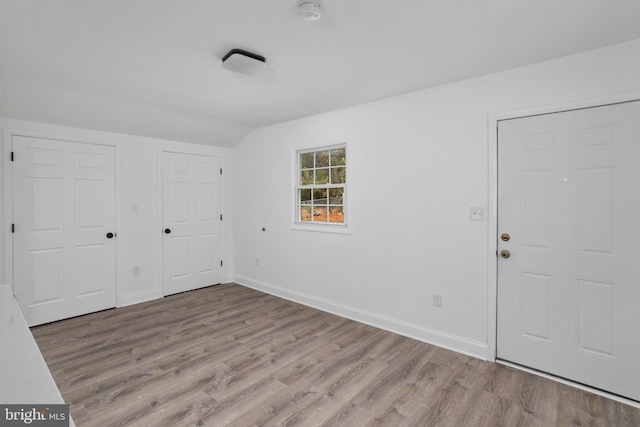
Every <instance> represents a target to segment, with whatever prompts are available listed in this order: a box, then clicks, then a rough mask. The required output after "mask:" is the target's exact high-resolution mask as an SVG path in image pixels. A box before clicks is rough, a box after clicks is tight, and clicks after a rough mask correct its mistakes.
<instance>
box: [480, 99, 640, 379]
mask: <svg viewBox="0 0 640 427" xmlns="http://www.w3.org/2000/svg"><path fill="white" fill-rule="evenodd" d="M636 100H640V91H629V92H623V93H615V94H610V95H604V96H599V97H594V98H588V99H580V100H574V101H569V102H565V103H561V104H552V105H544V106H539V107H532V108H527V109H522V110H514V111H505V112H500V113H492V114H489V115H488V116H487V133H488V141H487V144H488V149H489V152H488V160H489V164H488V175H489V185H488V187H487V188H488V204H487V206H488V212H487V219H488V222H489V223H488V227H487V242H488V243H487V251H488V257H487V295H488V301H487V303H488V305H487V310H488V312H487V344H488V349H487V359H488V360H491V361H496V360H497V359H496V356H497V348H498V342H497V339H498V337H497V333H496V332H497V327H498V312H497V308H498V274H497V273H498V257H497V250H498V244H497V236H498V122H499V121H501V120H508V119H516V118H521V117H528V116H535V115H541V114H551V113H558V112H562V111H571V110H578V109H583V108H592V107H599V106H604V105H610V104H619V103H623V102H631V101H636ZM534 373H536V372H535V371H534Z"/></svg>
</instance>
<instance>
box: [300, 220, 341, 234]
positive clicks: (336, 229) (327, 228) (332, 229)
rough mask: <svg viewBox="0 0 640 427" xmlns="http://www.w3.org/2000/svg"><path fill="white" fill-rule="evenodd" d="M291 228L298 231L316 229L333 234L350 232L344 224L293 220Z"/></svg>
mask: <svg viewBox="0 0 640 427" xmlns="http://www.w3.org/2000/svg"><path fill="white" fill-rule="evenodd" d="M291 229H292V230H298V231H316V232H320V233H333V234H351V232H350V231H349V228H348V227H347V226H346V225H338V224H336V225H325V224H313V223H306V222H294V223H293V224H291Z"/></svg>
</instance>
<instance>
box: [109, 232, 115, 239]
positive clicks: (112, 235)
mask: <svg viewBox="0 0 640 427" xmlns="http://www.w3.org/2000/svg"><path fill="white" fill-rule="evenodd" d="M114 236H115V234H113V233H112V232H108V233H107V239H111V238H112V237H114Z"/></svg>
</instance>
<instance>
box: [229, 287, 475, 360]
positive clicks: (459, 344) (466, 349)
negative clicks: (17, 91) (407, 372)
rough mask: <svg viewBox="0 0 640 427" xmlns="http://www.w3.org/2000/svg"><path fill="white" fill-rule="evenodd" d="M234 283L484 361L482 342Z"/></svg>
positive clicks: (304, 296) (323, 301)
mask: <svg viewBox="0 0 640 427" xmlns="http://www.w3.org/2000/svg"><path fill="white" fill-rule="evenodd" d="M234 282H235V283H238V284H240V285H242V286H246V287H248V288H252V289H256V290H258V291H261V292H265V293H268V294H270V295H275V296H277V297H280V298H284V299H287V300H290V301H294V302H297V303H300V304H304V305H306V306H309V307H313V308H316V309H318V310H322V311H325V312H328V313H331V314H335V315H337V316H340V317H345V318H347V319H351V320H354V321H356V322H360V323H364V324H367V325H370V326H373V327H376V328H379V329H384V330H386V331H389V332H393V333H396V334H399V335H403V336H405V337H408V338H412V339H415V340H418V341H422V342H425V343H428V344H433V345H436V346H438V347H442V348H445V349H447V350H452V351H455V352H457V353H462V354H465V355H467V356H471V357H475V358H477V359H482V360H486V357H485V355H486V353H487V345H486V344H485V343H482V342H479V341H474V340H470V339H467V338H463V337H459V336H456V335H453V334H448V333H445V332H441V331H437V330H434V329H429V328H425V327H423V326H420V325H416V324H414V323H409V322H405V321H403V320H399V319H395V318H393V317H389V316H385V315H382V314H378V313H372V312H370V311H365V310H361V309H358V308H354V307H350V306H347V305H344V304H340V303H337V302H335V301H331V300H328V299H325V298H319V297H316V296H313V295H309V294H305V293H302V292H296V291H290V290H287V289H284V288H282V287H279V286H275V285H272V284H268V283H265V282H261V281H258V280H254V279H251V278H249V277H246V276H239V275H236V276H235V277H234Z"/></svg>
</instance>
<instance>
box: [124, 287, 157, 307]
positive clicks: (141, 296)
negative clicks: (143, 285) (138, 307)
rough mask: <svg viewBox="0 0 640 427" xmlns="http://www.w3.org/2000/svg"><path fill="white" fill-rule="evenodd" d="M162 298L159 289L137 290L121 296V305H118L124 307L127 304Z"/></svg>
mask: <svg viewBox="0 0 640 427" xmlns="http://www.w3.org/2000/svg"><path fill="white" fill-rule="evenodd" d="M162 298H164V295H162V292H161V291H160V290H157V289H156V290H154V291H151V292H138V293H135V294H132V295H127V296H124V297H123V298H122V305H119V306H118V307H126V306H128V305H134V304H140V303H142V302H147V301H153V300H157V299H162Z"/></svg>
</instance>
